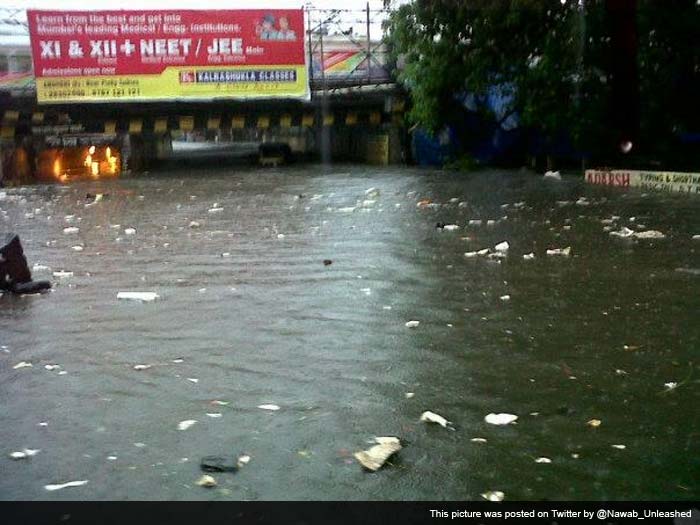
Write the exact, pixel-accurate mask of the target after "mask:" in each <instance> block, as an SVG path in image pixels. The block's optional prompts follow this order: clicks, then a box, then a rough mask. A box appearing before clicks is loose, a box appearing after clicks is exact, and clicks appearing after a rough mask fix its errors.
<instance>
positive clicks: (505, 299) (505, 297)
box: [500, 295, 510, 302]
mask: <svg viewBox="0 0 700 525" xmlns="http://www.w3.org/2000/svg"><path fill="white" fill-rule="evenodd" d="M500 299H501V301H503V302H507V301H510V295H501V297H500Z"/></svg>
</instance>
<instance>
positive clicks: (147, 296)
mask: <svg viewBox="0 0 700 525" xmlns="http://www.w3.org/2000/svg"><path fill="white" fill-rule="evenodd" d="M159 297H160V295H158V294H157V293H155V292H119V293H117V299H124V300H127V301H141V302H146V303H150V302H152V301H155V300H156V299H158V298H159Z"/></svg>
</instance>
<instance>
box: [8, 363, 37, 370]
mask: <svg viewBox="0 0 700 525" xmlns="http://www.w3.org/2000/svg"><path fill="white" fill-rule="evenodd" d="M32 366H34V365H33V364H31V363H30V362H28V361H21V362H19V363H17V364H16V365H15V366H13V367H12V369H13V370H19V369H20V368H29V367H32Z"/></svg>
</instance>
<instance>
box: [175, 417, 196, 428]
mask: <svg viewBox="0 0 700 525" xmlns="http://www.w3.org/2000/svg"><path fill="white" fill-rule="evenodd" d="M196 422H197V420H196V419H186V420H185V421H180V422H179V423H178V424H177V429H178V430H187V429H188V428H190V427H191V426H192V425H194V424H195V423H196Z"/></svg>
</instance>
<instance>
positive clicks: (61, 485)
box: [44, 479, 88, 492]
mask: <svg viewBox="0 0 700 525" xmlns="http://www.w3.org/2000/svg"><path fill="white" fill-rule="evenodd" d="M87 483H88V480H87V479H84V480H81V481H69V482H68V483H59V484H57V485H44V488H45V489H46V490H48V491H50V492H52V491H54V490H61V489H65V488H68V487H82V486H83V485H87Z"/></svg>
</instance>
